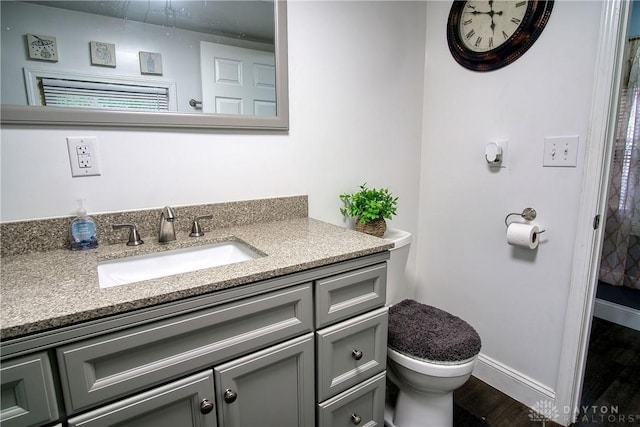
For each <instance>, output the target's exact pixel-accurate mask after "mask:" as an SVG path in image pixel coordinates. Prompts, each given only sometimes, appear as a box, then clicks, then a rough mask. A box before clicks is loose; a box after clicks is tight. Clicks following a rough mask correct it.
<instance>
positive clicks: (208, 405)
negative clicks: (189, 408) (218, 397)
mask: <svg viewBox="0 0 640 427" xmlns="http://www.w3.org/2000/svg"><path fill="white" fill-rule="evenodd" d="M211 411H213V403H212V402H211V401H210V400H208V399H202V402H200V412H202V413H203V414H208V413H209V412H211Z"/></svg>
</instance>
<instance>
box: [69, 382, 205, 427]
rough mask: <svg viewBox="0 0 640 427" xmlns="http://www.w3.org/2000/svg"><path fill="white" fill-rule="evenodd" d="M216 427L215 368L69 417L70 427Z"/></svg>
mask: <svg viewBox="0 0 640 427" xmlns="http://www.w3.org/2000/svg"><path fill="white" fill-rule="evenodd" d="M114 425H117V426H118V427H216V425H217V423H216V415H215V410H214V408H213V372H212V371H211V370H208V371H205V372H201V373H199V374H195V375H191V376H189V377H187V378H183V379H181V380H178V381H174V382H172V383H169V384H166V385H164V386H162V387H158V388H155V389H153V390H149V391H147V392H144V393H140V394H138V395H135V396H132V397H130V398H128V399H123V400H120V401H118V402H116V403H113V404H111V405H107V406H104V407H102V408H99V409H96V410H94V411H90V412H87V413H86V414H83V415H80V416H77V417H75V418H72V419H70V420H69V427H81V426H82V427H106V426H114Z"/></svg>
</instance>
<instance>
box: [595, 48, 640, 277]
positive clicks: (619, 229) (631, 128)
mask: <svg viewBox="0 0 640 427" xmlns="http://www.w3.org/2000/svg"><path fill="white" fill-rule="evenodd" d="M628 48H629V49H630V51H631V52H634V53H635V54H634V55H631V56H630V58H631V60H630V62H631V63H630V67H628V68H629V72H628V74H627V75H626V76H625V77H626V79H625V82H627V84H626V85H625V86H626V87H625V89H624V90H623V92H622V94H621V99H620V112H619V117H618V128H617V134H616V141H615V147H614V156H613V157H614V158H613V165H612V171H611V181H610V183H609V200H608V205H607V221H606V225H605V232H604V244H603V248H602V260H601V262H600V280H601V281H603V282H605V283H609V284H612V285H615V286H628V287H630V288H635V289H640V39H638V38H636V39H632V40H630V41H629V46H628Z"/></svg>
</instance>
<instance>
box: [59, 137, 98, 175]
mask: <svg viewBox="0 0 640 427" xmlns="http://www.w3.org/2000/svg"><path fill="white" fill-rule="evenodd" d="M67 149H68V151H69V162H70V163H71V176H97V175H101V172H100V158H99V156H98V138H96V137H95V136H85V137H71V136H69V137H67Z"/></svg>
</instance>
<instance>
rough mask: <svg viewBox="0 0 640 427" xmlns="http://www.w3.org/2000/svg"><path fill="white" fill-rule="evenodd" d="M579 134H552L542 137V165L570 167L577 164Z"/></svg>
mask: <svg viewBox="0 0 640 427" xmlns="http://www.w3.org/2000/svg"><path fill="white" fill-rule="evenodd" d="M579 141H580V137H579V136H554V137H547V138H545V139H544V157H543V159H542V166H544V167H571V168H575V167H576V166H577V165H578V142H579Z"/></svg>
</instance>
